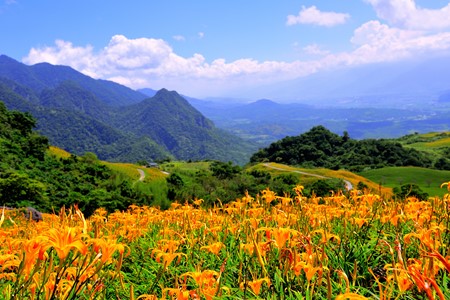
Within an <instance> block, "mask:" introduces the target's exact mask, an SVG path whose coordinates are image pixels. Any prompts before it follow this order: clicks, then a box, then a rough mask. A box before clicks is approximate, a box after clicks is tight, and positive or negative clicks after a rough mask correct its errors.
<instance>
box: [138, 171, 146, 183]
mask: <svg viewBox="0 0 450 300" xmlns="http://www.w3.org/2000/svg"><path fill="white" fill-rule="evenodd" d="M137 171H138V172H139V175H140V177H139V181H144V179H145V172H144V170H142V169H137Z"/></svg>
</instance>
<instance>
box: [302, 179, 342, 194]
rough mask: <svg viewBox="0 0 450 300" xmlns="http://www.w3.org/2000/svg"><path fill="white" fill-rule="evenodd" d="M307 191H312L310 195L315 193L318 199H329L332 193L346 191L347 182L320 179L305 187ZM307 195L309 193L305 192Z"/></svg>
mask: <svg viewBox="0 0 450 300" xmlns="http://www.w3.org/2000/svg"><path fill="white" fill-rule="evenodd" d="M305 189H306V190H309V191H310V192H309V194H310V195H312V194H313V193H314V194H315V195H316V196H318V197H327V196H330V195H331V194H332V193H335V192H338V191H344V190H345V182H344V181H343V180H341V179H337V178H332V179H320V180H317V181H316V182H314V183H312V184H310V185H307V186H305ZM305 195H308V193H307V192H305Z"/></svg>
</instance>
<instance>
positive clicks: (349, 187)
mask: <svg viewBox="0 0 450 300" xmlns="http://www.w3.org/2000/svg"><path fill="white" fill-rule="evenodd" d="M264 166H265V167H267V168H271V169H275V170H279V171H285V172H292V173H298V174H302V175H306V176H313V177H317V178H321V179H331V178H332V177H327V176H322V175H318V174H313V173H308V172H303V171H298V170H294V171H290V170H286V169H283V168H278V167H274V166H271V165H270V164H268V163H265V164H264ZM339 179H342V178H339ZM342 180H343V181H344V182H345V188H346V189H347V191H350V190H352V189H353V184H352V183H351V182H350V181H348V180H345V179H342Z"/></svg>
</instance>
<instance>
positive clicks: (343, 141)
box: [251, 126, 449, 171]
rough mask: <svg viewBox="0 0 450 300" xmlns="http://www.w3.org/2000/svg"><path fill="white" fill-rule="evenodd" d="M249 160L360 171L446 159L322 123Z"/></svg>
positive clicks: (437, 163) (443, 162)
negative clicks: (339, 132)
mask: <svg viewBox="0 0 450 300" xmlns="http://www.w3.org/2000/svg"><path fill="white" fill-rule="evenodd" d="M251 161H252V162H265V161H267V162H279V163H284V164H288V165H297V166H302V167H307V168H309V167H319V168H328V169H335V170H337V169H347V170H353V171H362V170H364V169H367V168H370V169H371V168H381V167H385V166H417V167H424V168H430V167H434V168H437V169H440V168H442V166H444V167H445V166H446V165H447V163H448V162H449V160H448V158H447V157H446V156H444V155H438V154H435V155H430V154H429V153H428V152H425V151H420V150H417V149H414V148H411V147H403V146H402V144H401V143H399V142H398V141H395V140H387V139H379V140H375V139H366V140H360V141H358V140H354V139H351V138H350V136H349V135H348V133H344V135H343V136H339V135H337V134H334V133H332V132H331V131H329V130H328V129H326V128H325V127H323V126H316V127H313V128H312V129H311V130H310V131H308V132H306V133H303V134H301V135H298V136H291V137H286V138H283V139H281V140H280V141H278V142H275V143H272V144H271V145H270V146H269V147H267V148H263V149H260V150H259V151H258V152H257V153H255V154H253V156H252V157H251Z"/></svg>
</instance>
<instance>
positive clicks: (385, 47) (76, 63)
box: [23, 21, 450, 97]
mask: <svg viewBox="0 0 450 300" xmlns="http://www.w3.org/2000/svg"><path fill="white" fill-rule="evenodd" d="M351 43H352V45H353V49H352V50H351V51H347V52H341V53H330V52H328V51H324V50H322V49H321V48H320V47H319V46H318V45H315V44H311V45H308V46H306V47H304V48H303V51H304V52H305V53H308V54H312V55H316V58H315V59H312V60H307V61H302V60H297V61H292V62H283V61H263V62H259V61H257V60H254V59H249V58H244V59H238V60H235V61H231V62H227V61H226V60H225V59H223V58H217V59H215V60H213V61H211V62H207V61H206V59H205V57H203V55H201V54H194V55H192V56H191V57H183V56H180V55H178V54H177V53H175V52H174V50H173V49H172V47H171V46H170V45H169V44H168V43H167V42H166V41H164V40H161V39H151V38H139V39H128V38H127V37H125V36H122V35H116V36H113V37H112V38H111V40H110V42H109V43H108V45H107V46H106V47H104V48H103V49H101V50H100V51H95V50H94V49H93V47H92V46H90V45H87V46H85V47H80V46H75V45H73V44H72V43H70V42H68V41H62V40H58V41H56V42H55V45H53V46H47V47H42V48H33V49H31V50H30V52H29V54H28V56H27V57H25V58H23V62H25V63H27V64H35V63H38V62H49V63H51V64H55V65H68V66H71V67H73V68H74V69H76V70H78V71H80V72H83V73H85V74H86V75H89V76H92V77H94V78H101V79H107V80H112V81H115V82H118V83H121V84H124V85H126V86H129V87H131V88H146V87H150V88H154V89H159V88H163V87H165V88H168V89H173V90H177V91H179V92H181V93H184V94H186V95H190V96H194V97H203V96H217V95H223V94H229V93H230V92H233V91H239V90H242V89H246V88H255V87H257V86H261V85H266V84H270V83H273V82H276V81H283V80H289V79H294V78H296V77H301V76H306V75H309V74H312V73H315V72H318V71H320V70H325V69H329V68H336V67H339V66H350V65H360V64H367V63H374V62H383V61H394V60H399V59H405V58H409V57H413V56H416V55H422V54H430V53H433V52H436V51H442V52H445V51H448V50H449V49H450V32H440V33H430V32H424V31H419V30H406V29H399V28H394V27H391V26H389V25H386V24H382V23H381V22H380V21H369V22H367V23H364V24H362V25H361V26H360V27H359V28H357V29H356V30H355V31H354V33H353V37H352V39H351Z"/></svg>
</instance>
